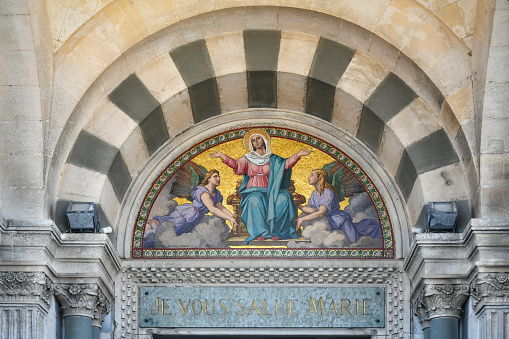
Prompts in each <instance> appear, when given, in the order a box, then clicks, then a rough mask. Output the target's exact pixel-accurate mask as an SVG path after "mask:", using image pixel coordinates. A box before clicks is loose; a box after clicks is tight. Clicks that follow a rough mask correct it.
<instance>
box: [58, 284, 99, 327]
mask: <svg viewBox="0 0 509 339" xmlns="http://www.w3.org/2000/svg"><path fill="white" fill-rule="evenodd" d="M54 291H55V297H56V298H57V300H58V302H59V303H60V305H61V306H62V310H63V317H64V318H66V317H69V316H78V317H87V318H91V319H94V315H95V314H96V308H97V306H98V305H100V304H101V299H103V298H104V299H106V298H105V297H104V294H103V293H102V292H101V290H100V289H99V287H98V286H97V285H96V284H56V285H55V287H54Z"/></svg>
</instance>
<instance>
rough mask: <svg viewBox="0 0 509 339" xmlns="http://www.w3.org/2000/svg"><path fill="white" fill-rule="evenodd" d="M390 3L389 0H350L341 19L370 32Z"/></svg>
mask: <svg viewBox="0 0 509 339" xmlns="http://www.w3.org/2000/svg"><path fill="white" fill-rule="evenodd" d="M390 3H391V1H390V0H357V1H350V2H349V4H348V7H347V8H346V10H345V12H344V13H343V19H344V20H347V21H350V22H352V23H354V24H356V25H359V26H361V27H364V28H365V29H367V30H368V31H371V32H372V31H373V30H374V29H375V26H376V24H377V23H378V21H380V18H381V17H382V15H383V13H384V12H385V10H386V9H387V7H389V4H390Z"/></svg>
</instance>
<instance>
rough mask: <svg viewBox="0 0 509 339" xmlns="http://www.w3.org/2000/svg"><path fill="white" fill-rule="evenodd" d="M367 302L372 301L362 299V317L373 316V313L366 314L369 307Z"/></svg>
mask: <svg viewBox="0 0 509 339" xmlns="http://www.w3.org/2000/svg"><path fill="white" fill-rule="evenodd" d="M366 300H371V299H362V315H372V314H371V313H366V308H367V307H368V306H367V305H366Z"/></svg>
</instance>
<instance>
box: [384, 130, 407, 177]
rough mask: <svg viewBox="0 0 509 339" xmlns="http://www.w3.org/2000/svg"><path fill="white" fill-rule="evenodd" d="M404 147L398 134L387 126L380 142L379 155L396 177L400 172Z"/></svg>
mask: <svg viewBox="0 0 509 339" xmlns="http://www.w3.org/2000/svg"><path fill="white" fill-rule="evenodd" d="M404 149H405V147H404V146H403V145H402V144H401V141H400V140H399V138H398V137H397V136H396V134H394V132H393V131H392V129H390V128H388V127H387V126H386V127H385V129H384V133H383V135H382V141H381V142H380V149H379V150H378V157H379V159H380V161H382V163H383V164H384V166H385V168H386V169H387V170H388V171H389V173H390V174H391V176H393V177H396V174H397V173H398V167H399V163H400V161H401V156H402V155H403V151H404Z"/></svg>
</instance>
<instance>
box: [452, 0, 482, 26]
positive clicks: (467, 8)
mask: <svg viewBox="0 0 509 339" xmlns="http://www.w3.org/2000/svg"><path fill="white" fill-rule="evenodd" d="M477 3H478V0H459V1H458V2H456V5H457V6H458V10H459V12H460V15H461V18H462V19H463V23H464V26H465V30H466V34H467V35H473V34H474V32H475V18H476V16H477Z"/></svg>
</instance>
